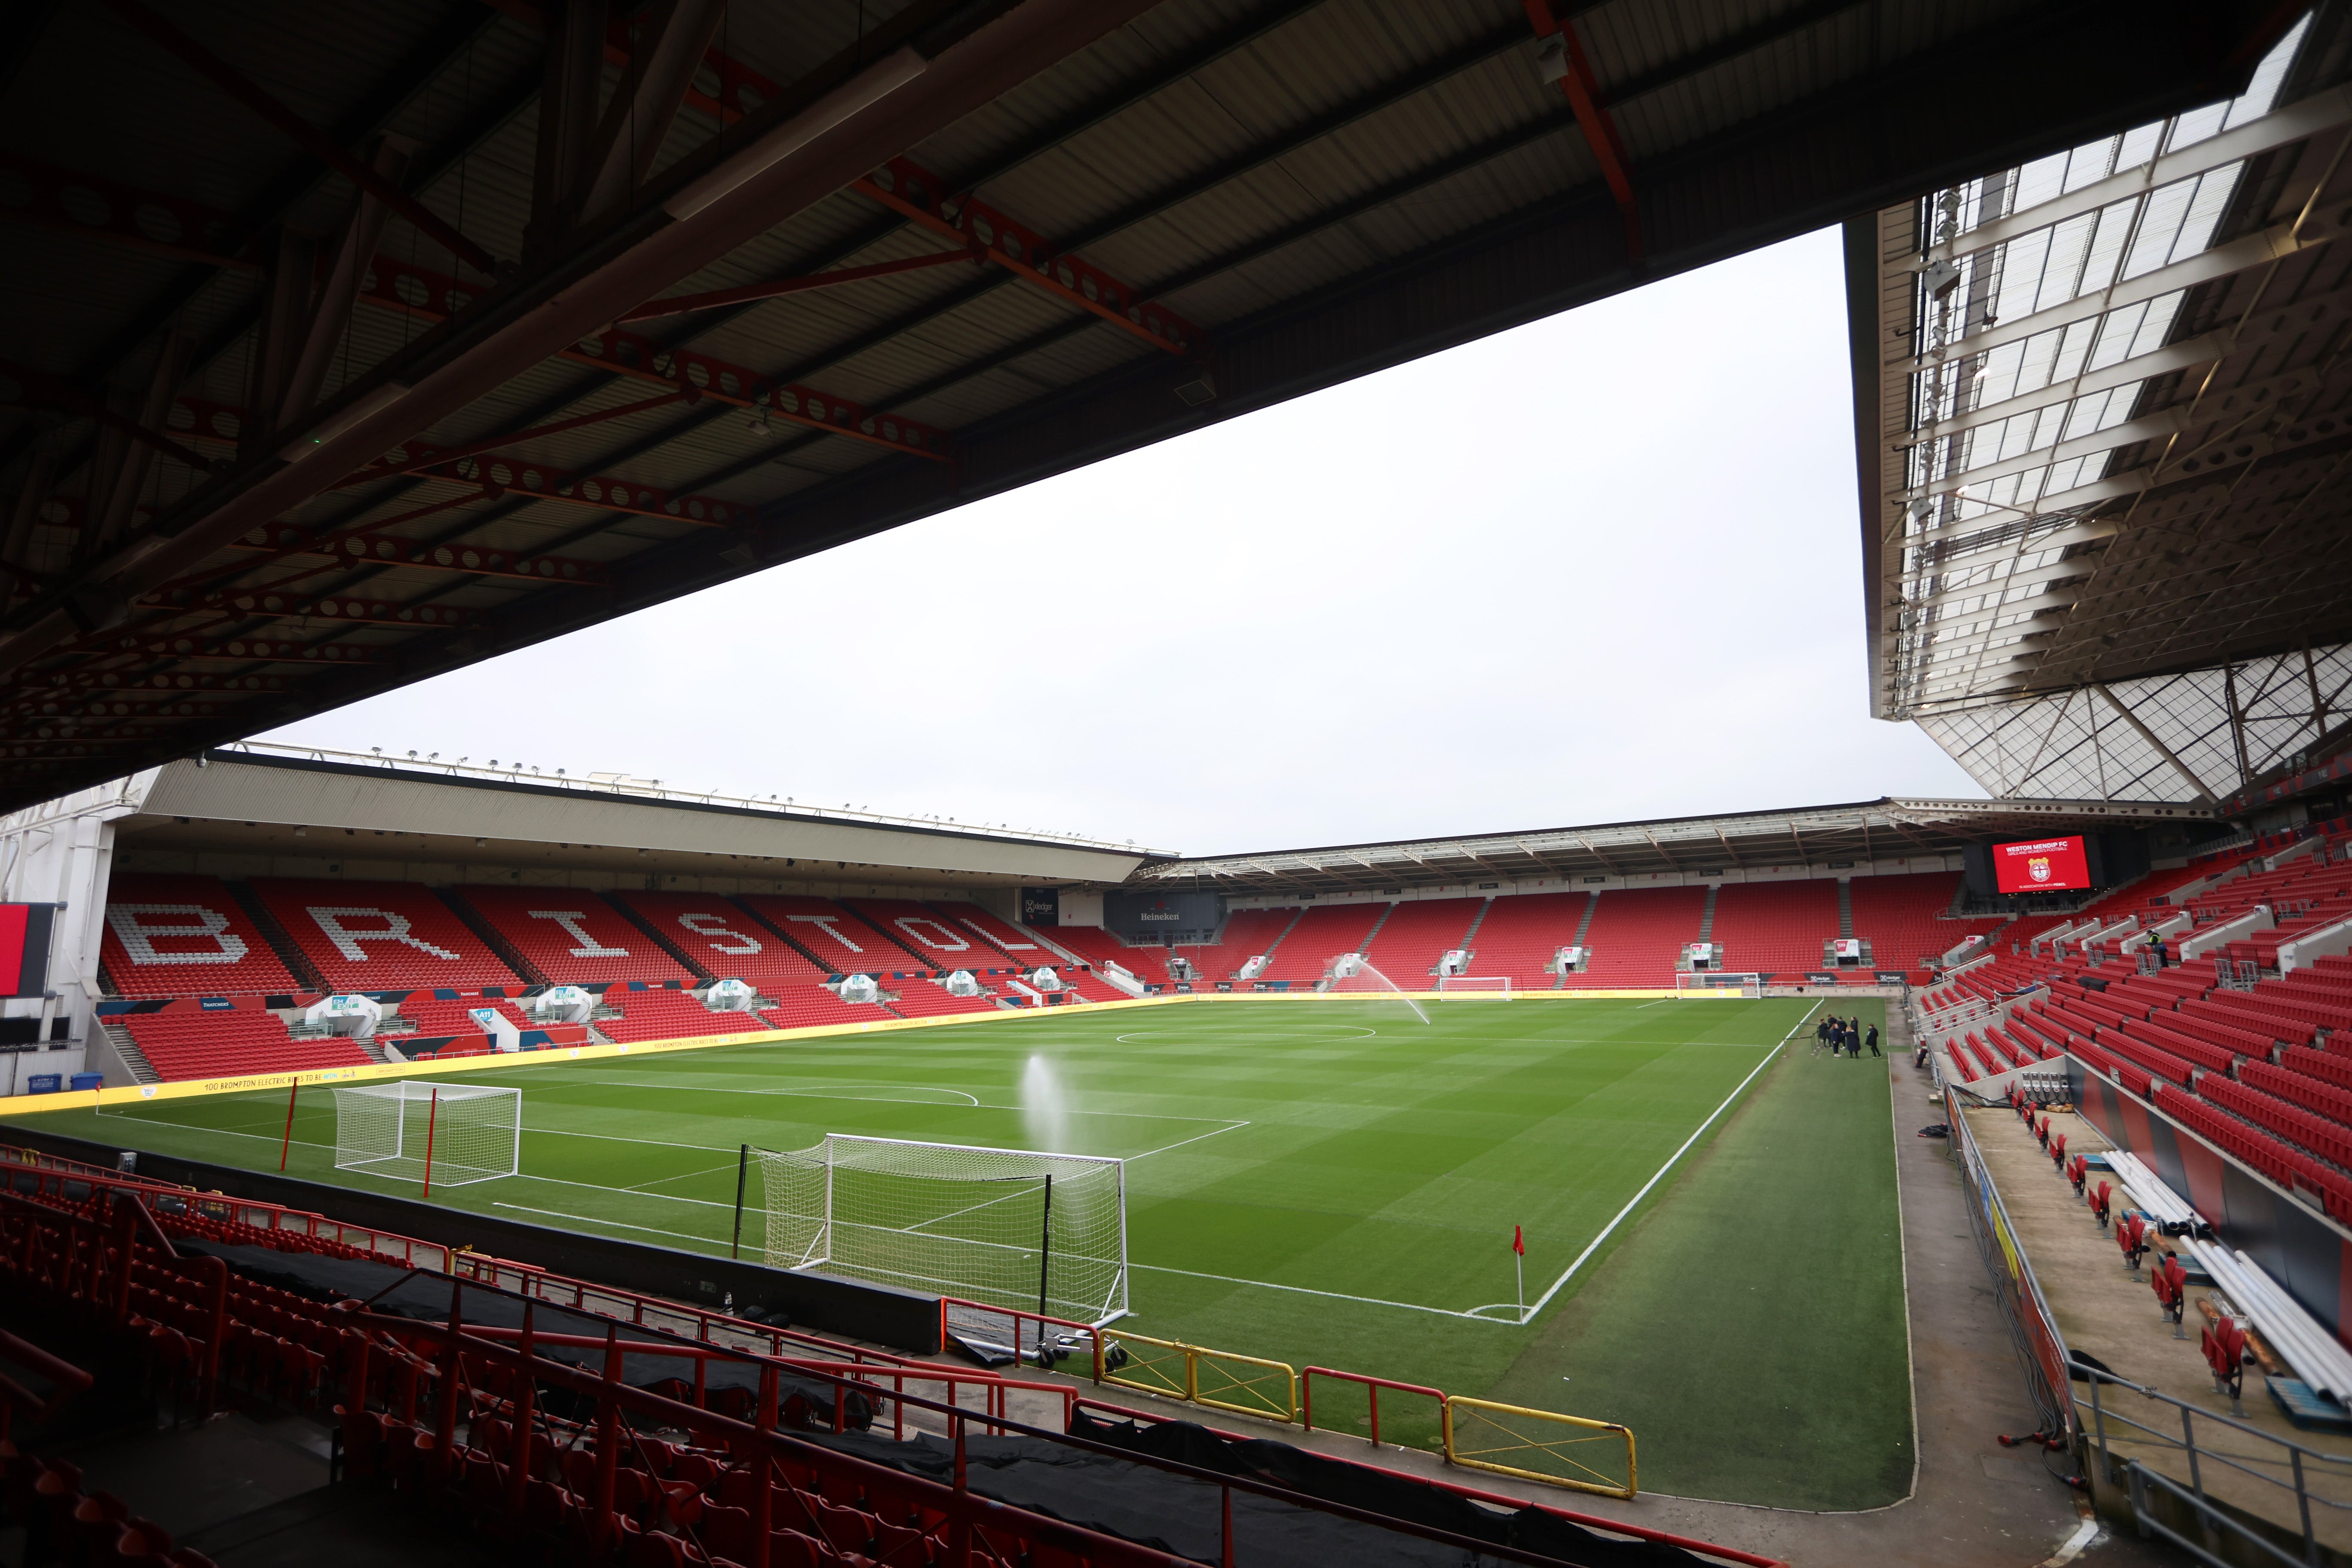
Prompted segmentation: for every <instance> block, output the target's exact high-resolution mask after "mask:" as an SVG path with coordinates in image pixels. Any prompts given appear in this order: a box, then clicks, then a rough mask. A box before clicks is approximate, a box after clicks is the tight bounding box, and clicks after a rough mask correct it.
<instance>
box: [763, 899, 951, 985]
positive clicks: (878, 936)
mask: <svg viewBox="0 0 2352 1568" xmlns="http://www.w3.org/2000/svg"><path fill="white" fill-rule="evenodd" d="M739 901H740V902H741V904H742V905H743V907H744V908H746V909H748V910H751V912H752V913H753V914H756V915H758V916H759V917H760V918H761V920H763V921H767V923H768V924H769V925H770V926H771V927H772V928H773V929H774V930H776V931H779V932H781V933H782V934H783V935H784V936H786V937H788V938H790V939H791V940H792V941H793V942H794V943H796V944H798V945H799V946H800V947H802V948H803V949H805V950H806V951H807V952H808V953H809V954H810V955H811V956H812V957H814V959H815V960H816V961H817V963H821V964H826V965H830V966H831V967H830V968H828V969H827V971H826V973H831V974H891V973H898V972H899V971H901V970H908V969H929V968H931V967H932V965H931V964H930V963H929V962H927V961H923V960H919V959H917V958H916V957H915V955H914V954H913V953H911V952H908V951H907V949H905V948H904V947H902V946H900V945H899V944H898V942H894V941H892V940H891V939H890V938H889V937H887V936H885V935H884V934H883V933H882V932H880V931H876V930H875V929H874V928H873V927H872V926H871V925H868V924H867V923H866V921H864V920H862V919H861V918H859V917H858V916H857V915H856V914H855V913H853V912H852V911H851V910H847V909H845V908H844V907H843V906H842V905H840V904H836V903H835V902H834V901H833V900H831V899H817V898H809V897H806V896H803V895H800V894H793V893H747V894H745V895H744V896H743V898H742V899H741V900H739Z"/></svg>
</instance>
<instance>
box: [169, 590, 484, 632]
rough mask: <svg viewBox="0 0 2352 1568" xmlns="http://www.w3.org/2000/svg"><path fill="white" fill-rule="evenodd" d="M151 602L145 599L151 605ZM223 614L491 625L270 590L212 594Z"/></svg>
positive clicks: (460, 614)
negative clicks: (276, 592)
mask: <svg viewBox="0 0 2352 1568" xmlns="http://www.w3.org/2000/svg"><path fill="white" fill-rule="evenodd" d="M148 602H149V601H145V600H142V601H141V603H142V605H143V604H146V603H148ZM200 607H201V608H204V609H208V610H216V611H220V612H222V613H224V614H235V615H238V616H260V617H265V618H268V619H273V620H294V619H299V620H316V621H328V622H332V623H334V624H336V625H338V626H394V627H398V628H400V629H402V630H404V631H416V630H419V629H421V628H425V627H431V628H432V629H434V630H436V631H481V630H483V629H484V628H485V627H486V626H488V622H487V621H485V620H484V619H483V618H482V616H481V615H480V613H479V612H478V611H475V610H466V609H459V608H457V607H456V606H455V605H404V604H402V603H401V602H400V601H398V600H396V599H390V600H387V599H381V598H373V597H369V596H365V595H362V596H360V597H355V598H354V597H347V596H345V595H328V596H327V597H325V598H319V599H313V598H310V597H307V596H298V595H291V594H275V593H271V592H270V591H268V589H253V590H243V589H229V590H226V591H224V592H222V593H218V594H211V595H205V600H204V602H203V604H202V605H201V606H200Z"/></svg>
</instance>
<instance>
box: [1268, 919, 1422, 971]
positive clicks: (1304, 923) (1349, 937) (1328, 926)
mask: <svg viewBox="0 0 2352 1568" xmlns="http://www.w3.org/2000/svg"><path fill="white" fill-rule="evenodd" d="M1389 909H1390V906H1389V905H1387V904H1328V905H1324V904H1318V905H1316V906H1314V907H1312V908H1310V909H1307V910H1305V911H1303V912H1302V913H1301V914H1300V915H1299V917H1298V923H1297V925H1294V926H1292V927H1291V928H1290V934H1289V935H1288V936H1286V937H1284V938H1283V939H1282V945H1281V947H1279V948H1277V949H1276V952H1275V955H1274V962H1273V963H1269V964H1267V965H1266V966H1265V973H1263V974H1261V975H1259V976H1258V978H1259V979H1260V980H1286V981H1288V982H1290V983H1291V984H1294V985H1297V984H1313V983H1314V982H1316V981H1318V980H1320V979H1322V978H1323V975H1324V973H1325V972H1326V970H1327V968H1328V965H1329V963H1330V962H1331V960H1333V959H1334V958H1337V957H1339V955H1340V954H1342V953H1349V952H1355V951H1356V950H1357V949H1358V948H1360V947H1361V946H1363V945H1364V939H1365V938H1366V937H1369V936H1370V935H1371V933H1372V927H1373V926H1375V925H1377V924H1379V923H1380V920H1381V916H1382V915H1385V914H1387V913H1388V911H1389Z"/></svg>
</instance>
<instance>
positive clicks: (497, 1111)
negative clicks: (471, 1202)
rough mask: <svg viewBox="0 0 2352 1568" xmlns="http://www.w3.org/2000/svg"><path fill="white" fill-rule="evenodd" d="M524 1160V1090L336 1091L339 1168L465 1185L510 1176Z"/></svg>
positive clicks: (391, 1087)
mask: <svg viewBox="0 0 2352 1568" xmlns="http://www.w3.org/2000/svg"><path fill="white" fill-rule="evenodd" d="M521 1155H522V1090H520V1089H491V1088H488V1087H486V1086H482V1085H478V1084H457V1083H371V1084H358V1085H354V1086H352V1087H351V1088H348V1089H336V1090H335V1169H337V1170H338V1171H362V1172H365V1173H367V1174H369V1175H373V1176H390V1177H393V1178H394V1179H395V1180H400V1181H424V1180H425V1179H426V1178H427V1176H428V1174H429V1176H430V1179H431V1180H432V1182H433V1184H434V1185H436V1186H449V1187H455V1186H462V1185H464V1184H466V1183H467V1182H487V1181H488V1180H490V1179H491V1178H492V1177H494V1176H511V1175H513V1174H515V1173H516V1172H517V1171H518V1170H519V1169H520V1164H521Z"/></svg>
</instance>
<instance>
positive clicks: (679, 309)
mask: <svg viewBox="0 0 2352 1568" xmlns="http://www.w3.org/2000/svg"><path fill="white" fill-rule="evenodd" d="M981 260H982V256H981V254H980V252H979V251H978V250H977V249H965V250H942V251H940V252H939V253H938V254H936V255H932V256H910V257H908V258H905V259H904V260H900V261H877V262H876V263H874V264H873V265H872V266H870V267H836V268H833V269H832V270H831V271H828V272H812V273H809V274H808V275H807V276H806V277H803V278H779V279H775V280H774V281H772V282H769V283H747V284H745V285H744V286H743V287H742V288H740V289H713V290H712V291H711V292H709V293H708V294H673V295H671V296H669V297H668V298H667V299H664V300H647V301H646V303H644V304H642V305H640V306H638V307H637V308H636V309H635V310H632V311H630V312H629V313H628V314H627V315H625V316H623V317H622V318H621V320H623V321H653V320H654V319H656V317H660V316H683V315H685V314H687V313H688V311H690V310H718V309H719V308H720V307H721V306H725V305H748V304H751V302H752V301H753V300H776V299H781V298H782V297H783V296H784V295H786V294H798V293H801V292H803V290H806V289H831V288H835V287H836V286H838V285H840V284H843V283H862V282H864V281H865V280H866V279H869V278H891V277H896V276H897V275H898V274H899V273H901V272H919V271H921V270H922V269H923V268H927V267H944V266H946V265H947V264H948V263H949V262H951V261H970V262H974V263H978V262H980V261H981Z"/></svg>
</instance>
